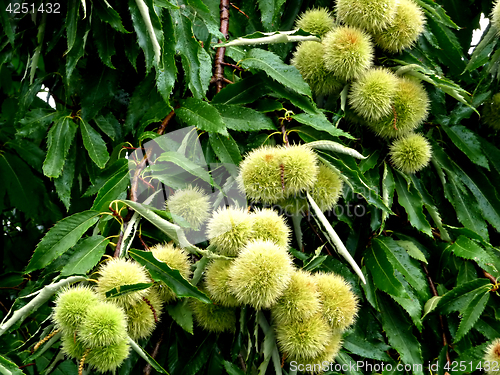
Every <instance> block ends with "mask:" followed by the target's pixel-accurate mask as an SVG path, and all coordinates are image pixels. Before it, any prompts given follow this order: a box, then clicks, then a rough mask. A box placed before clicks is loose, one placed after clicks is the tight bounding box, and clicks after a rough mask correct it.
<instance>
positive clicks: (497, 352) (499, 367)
mask: <svg viewBox="0 0 500 375" xmlns="http://www.w3.org/2000/svg"><path fill="white" fill-rule="evenodd" d="M483 359H484V361H485V362H484V363H483V369H485V373H486V374H487V375H500V338H499V339H495V340H493V342H492V343H491V344H490V345H489V346H488V347H487V348H486V352H485V354H484V358H483ZM487 364H488V365H489V366H488V370H486V368H487V367H486V366H487Z"/></svg>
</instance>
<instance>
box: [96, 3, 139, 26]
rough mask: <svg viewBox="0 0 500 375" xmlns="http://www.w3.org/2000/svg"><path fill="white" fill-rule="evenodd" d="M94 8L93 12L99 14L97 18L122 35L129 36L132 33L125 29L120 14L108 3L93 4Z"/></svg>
mask: <svg viewBox="0 0 500 375" xmlns="http://www.w3.org/2000/svg"><path fill="white" fill-rule="evenodd" d="M92 6H93V7H94V8H93V10H94V11H95V12H96V14H97V18H98V19H99V20H101V21H104V22H106V23H108V24H109V25H111V27H112V28H113V29H115V30H116V31H119V32H120V33H124V34H128V33H130V32H129V31H127V30H125V28H124V27H123V25H122V19H121V17H120V15H119V14H118V12H117V11H116V10H114V9H113V8H112V7H111V6H110V5H109V3H108V2H100V1H98V2H96V3H95V4H94V3H93V4H92Z"/></svg>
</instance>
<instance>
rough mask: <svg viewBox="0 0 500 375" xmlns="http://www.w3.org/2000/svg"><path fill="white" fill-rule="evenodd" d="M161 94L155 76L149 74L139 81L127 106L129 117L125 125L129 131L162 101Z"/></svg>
mask: <svg viewBox="0 0 500 375" xmlns="http://www.w3.org/2000/svg"><path fill="white" fill-rule="evenodd" d="M161 100H162V99H161V96H160V95H159V94H158V93H157V92H156V89H155V83H154V76H153V75H152V74H148V75H147V76H146V77H145V78H144V80H142V81H141V83H139V84H138V85H137V86H136V87H135V90H134V93H133V94H132V98H131V99H130V103H129V105H128V108H127V118H126V119H125V127H126V129H127V130H128V131H133V130H134V129H135V128H136V126H137V124H138V123H139V120H140V119H141V117H142V116H144V114H145V113H146V112H147V111H148V110H149V108H151V107H152V106H153V105H155V104H156V103H158V102H159V101H161Z"/></svg>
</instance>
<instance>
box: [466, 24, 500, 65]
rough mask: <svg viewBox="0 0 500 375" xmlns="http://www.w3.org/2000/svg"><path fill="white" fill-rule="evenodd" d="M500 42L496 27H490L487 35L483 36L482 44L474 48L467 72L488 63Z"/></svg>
mask: <svg viewBox="0 0 500 375" xmlns="http://www.w3.org/2000/svg"><path fill="white" fill-rule="evenodd" d="M497 41H498V31H497V30H496V28H495V27H490V28H489V30H488V32H487V33H486V35H484V34H483V37H482V38H481V42H480V43H479V44H478V45H477V46H476V48H474V52H472V56H471V57H470V60H469V63H468V64H467V66H466V67H465V71H468V72H470V71H473V70H475V69H477V68H479V67H480V66H483V65H484V64H486V63H487V62H488V59H489V56H490V54H491V52H492V51H493V49H494V48H495V46H496V44H497Z"/></svg>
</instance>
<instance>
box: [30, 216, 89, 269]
mask: <svg viewBox="0 0 500 375" xmlns="http://www.w3.org/2000/svg"><path fill="white" fill-rule="evenodd" d="M98 215H99V212H97V211H83V212H79V213H76V214H74V215H71V216H68V217H66V218H64V219H62V220H61V221H59V222H58V223H56V224H55V225H54V226H53V227H52V228H51V229H50V230H49V231H48V232H47V234H45V236H44V237H43V238H42V240H41V241H40V243H39V244H38V246H37V247H36V249H35V252H34V253H33V256H32V258H31V260H30V262H29V264H28V266H27V267H26V270H25V272H26V273H30V272H33V271H36V270H39V269H41V268H43V267H45V266H47V265H48V264H49V263H50V262H52V261H53V260H54V259H56V258H57V257H58V256H61V255H62V254H64V253H65V252H66V251H67V250H68V249H69V248H70V247H72V246H74V245H75V244H76V243H77V242H78V240H79V239H80V238H81V237H82V235H83V234H84V233H85V232H86V231H87V230H88V229H89V228H90V227H91V226H92V225H94V224H95V223H96V222H97V220H98Z"/></svg>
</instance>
